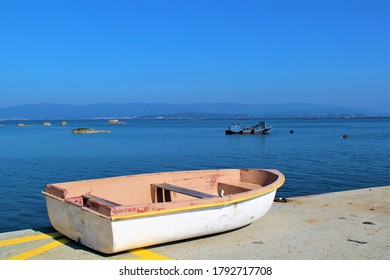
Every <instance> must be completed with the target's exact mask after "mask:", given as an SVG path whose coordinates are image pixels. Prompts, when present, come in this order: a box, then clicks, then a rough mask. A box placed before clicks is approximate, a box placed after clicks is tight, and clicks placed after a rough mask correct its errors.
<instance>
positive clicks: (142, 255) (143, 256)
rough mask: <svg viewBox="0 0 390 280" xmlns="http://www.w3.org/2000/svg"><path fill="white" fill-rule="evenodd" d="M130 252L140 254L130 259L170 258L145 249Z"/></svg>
mask: <svg viewBox="0 0 390 280" xmlns="http://www.w3.org/2000/svg"><path fill="white" fill-rule="evenodd" d="M129 253H131V254H133V255H136V256H138V257H139V258H129V259H128V260H170V258H168V257H166V256H163V255H159V254H156V253H153V252H151V251H149V250H145V249H134V250H130V251H129Z"/></svg>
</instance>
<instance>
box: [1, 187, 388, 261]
mask: <svg viewBox="0 0 390 280" xmlns="http://www.w3.org/2000/svg"><path fill="white" fill-rule="evenodd" d="M389 214H390V186H384V187H373V188H367V189H358V190H351V191H343V192H335V193H327V194H320V195H312V196H302V197H293V198H288V202H286V203H283V202H274V204H273V206H272V207H271V209H270V211H269V212H268V213H267V214H266V215H265V216H264V217H262V218H261V219H260V220H258V221H256V222H254V223H252V224H251V225H249V226H246V227H243V228H240V229H237V230H234V231H230V232H226V233H222V234H216V235H212V236H207V237H200V238H195V239H191V240H184V241H178V242H174V243H169V244H161V245H158V246H152V247H148V248H141V249H136V250H130V251H126V252H122V253H117V254H114V255H105V254H101V253H98V252H95V251H93V250H90V249H88V248H86V247H84V246H82V245H80V244H78V243H76V242H74V241H71V240H69V239H68V238H66V237H64V236H62V235H61V234H59V233H58V232H56V231H55V230H54V229H53V228H47V229H41V230H34V229H27V230H22V231H16V232H7V233H0V260H22V259H31V260H111V259H117V260H118V259H121V260H130V259H131V260H164V259H171V260H390V215H389Z"/></svg>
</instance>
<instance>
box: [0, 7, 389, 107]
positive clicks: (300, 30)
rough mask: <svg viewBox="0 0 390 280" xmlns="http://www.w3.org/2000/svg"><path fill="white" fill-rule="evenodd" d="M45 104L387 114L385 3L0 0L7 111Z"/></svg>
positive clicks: (1, 75)
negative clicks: (239, 106) (324, 107)
mask: <svg viewBox="0 0 390 280" xmlns="http://www.w3.org/2000/svg"><path fill="white" fill-rule="evenodd" d="M42 102H50V103H63V104H90V103H97V102H114V103H124V102H163V103H198V102H238V103H257V104H268V103H279V102H307V103H328V104H335V105H346V106H354V107H372V108H375V109H378V110H389V106H390V105H389V2H388V1H376V0H370V1H354V0H347V1H337V0H329V1H308V0H304V1H293V0H290V1H149V2H145V1H124V0H122V1H89V0H85V1H3V0H0V107H5V106H10V105H19V104H27V103H42Z"/></svg>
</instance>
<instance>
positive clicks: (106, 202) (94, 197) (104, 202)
mask: <svg viewBox="0 0 390 280" xmlns="http://www.w3.org/2000/svg"><path fill="white" fill-rule="evenodd" d="M82 197H83V202H84V203H83V204H84V205H85V203H86V201H87V200H88V199H93V200H95V201H97V202H100V203H103V204H106V205H108V206H112V207H115V206H120V205H121V204H118V203H115V202H112V201H109V200H107V199H104V198H101V197H97V196H94V195H92V194H85V195H83V196H82Z"/></svg>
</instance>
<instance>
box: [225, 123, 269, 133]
mask: <svg viewBox="0 0 390 280" xmlns="http://www.w3.org/2000/svg"><path fill="white" fill-rule="evenodd" d="M270 129H271V127H270V126H267V124H266V123H265V122H258V123H256V124H255V125H253V126H247V127H241V124H240V123H234V124H231V125H230V126H228V127H227V128H226V129H225V133H226V134H265V133H268V132H269V131H270Z"/></svg>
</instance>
